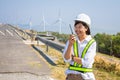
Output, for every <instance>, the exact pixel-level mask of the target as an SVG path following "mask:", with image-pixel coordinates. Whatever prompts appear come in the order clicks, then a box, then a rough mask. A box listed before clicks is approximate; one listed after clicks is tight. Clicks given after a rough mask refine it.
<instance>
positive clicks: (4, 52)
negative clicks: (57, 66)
mask: <svg viewBox="0 0 120 80" xmlns="http://www.w3.org/2000/svg"><path fill="white" fill-rule="evenodd" d="M0 80H53V79H52V78H51V77H50V68H49V67H48V65H47V64H46V62H44V60H42V58H40V57H39V56H38V55H37V53H35V51H34V50H33V49H32V48H31V47H30V46H29V45H26V44H24V42H23V41H22V38H21V37H20V36H18V35H17V34H16V30H15V29H14V28H12V27H11V26H9V25H7V24H2V25H0Z"/></svg>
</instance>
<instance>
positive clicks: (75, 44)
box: [69, 39, 95, 72]
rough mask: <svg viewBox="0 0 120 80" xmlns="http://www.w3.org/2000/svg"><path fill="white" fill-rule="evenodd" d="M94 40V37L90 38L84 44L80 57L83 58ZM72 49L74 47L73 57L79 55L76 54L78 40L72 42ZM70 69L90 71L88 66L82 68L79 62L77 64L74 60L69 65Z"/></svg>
mask: <svg viewBox="0 0 120 80" xmlns="http://www.w3.org/2000/svg"><path fill="white" fill-rule="evenodd" d="M93 42H95V40H94V39H91V40H90V41H89V42H88V43H87V45H86V46H85V48H84V50H83V52H82V55H81V58H84V56H85V54H86V52H87V50H88V49H89V47H90V46H91V44H92V43H93ZM73 49H74V55H75V57H79V54H78V42H77V41H76V42H75V43H74V44H73ZM69 69H70V70H76V71H82V72H91V71H92V69H90V68H82V65H81V64H78V63H76V62H74V65H70V67H69Z"/></svg>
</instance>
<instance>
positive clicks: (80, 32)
mask: <svg viewBox="0 0 120 80" xmlns="http://www.w3.org/2000/svg"><path fill="white" fill-rule="evenodd" d="M74 29H75V32H76V34H77V36H78V37H81V36H83V35H85V34H86V31H87V29H86V28H85V26H83V24H82V23H78V24H77V25H75V27H74Z"/></svg>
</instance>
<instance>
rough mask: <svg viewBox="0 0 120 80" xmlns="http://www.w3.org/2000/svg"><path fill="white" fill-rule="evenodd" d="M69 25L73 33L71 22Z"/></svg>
mask: <svg viewBox="0 0 120 80" xmlns="http://www.w3.org/2000/svg"><path fill="white" fill-rule="evenodd" d="M69 27H70V30H71V33H72V34H73V30H72V27H71V24H69Z"/></svg>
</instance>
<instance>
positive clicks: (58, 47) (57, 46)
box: [36, 36, 65, 52]
mask: <svg viewBox="0 0 120 80" xmlns="http://www.w3.org/2000/svg"><path fill="white" fill-rule="evenodd" d="M36 39H37V40H40V41H41V42H43V43H45V44H46V45H47V46H50V47H52V48H54V49H56V50H58V51H60V52H63V49H64V47H65V45H63V44H60V43H56V42H53V41H50V40H46V39H44V38H41V37H40V36H36Z"/></svg>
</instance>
